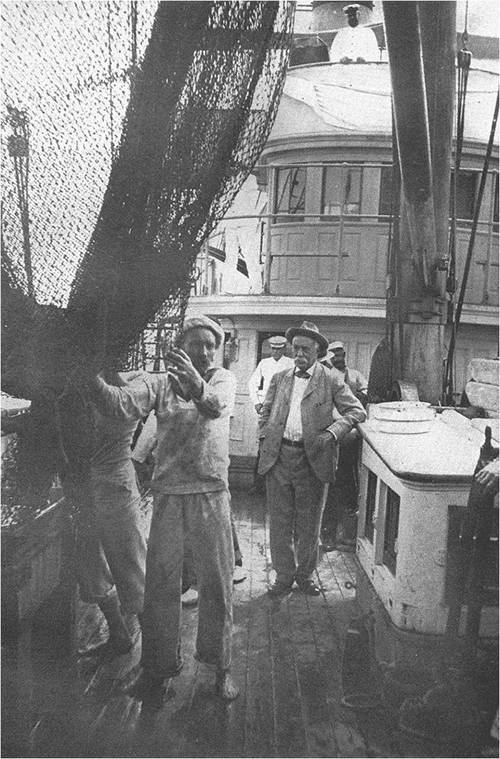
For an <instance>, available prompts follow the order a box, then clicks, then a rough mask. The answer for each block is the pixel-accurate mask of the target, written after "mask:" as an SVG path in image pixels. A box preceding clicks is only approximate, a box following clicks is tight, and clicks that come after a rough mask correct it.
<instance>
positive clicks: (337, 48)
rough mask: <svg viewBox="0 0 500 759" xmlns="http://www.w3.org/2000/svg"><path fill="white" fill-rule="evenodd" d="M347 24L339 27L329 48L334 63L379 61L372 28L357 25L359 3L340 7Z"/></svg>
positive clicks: (378, 51) (378, 50) (378, 49)
mask: <svg viewBox="0 0 500 759" xmlns="http://www.w3.org/2000/svg"><path fill="white" fill-rule="evenodd" d="M342 10H343V11H344V13H345V14H346V16H347V23H348V26H346V27H344V28H343V29H339V31H338V32H337V34H336V35H335V37H334V40H333V42H332V46H331V48H330V61H332V62H334V63H338V62H340V63H371V62H378V61H380V48H379V46H378V42H377V38H376V36H375V33H374V32H373V30H372V29H369V28H367V27H366V26H360V25H359V5H358V3H351V5H346V6H344V8H342Z"/></svg>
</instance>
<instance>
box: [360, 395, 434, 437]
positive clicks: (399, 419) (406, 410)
mask: <svg viewBox="0 0 500 759" xmlns="http://www.w3.org/2000/svg"><path fill="white" fill-rule="evenodd" d="M371 412H372V413H371V415H370V416H371V417H372V419H374V420H375V422H376V427H377V432H388V433H392V434H396V435H415V434H419V433H422V432H429V430H430V429H431V427H432V423H433V421H434V417H435V416H436V412H435V411H434V409H432V408H431V407H430V403H425V402H424V401H392V402H390V403H379V404H377V405H376V406H373V407H372V409H371Z"/></svg>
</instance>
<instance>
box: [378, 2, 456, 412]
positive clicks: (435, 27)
mask: <svg viewBox="0 0 500 759" xmlns="http://www.w3.org/2000/svg"><path fill="white" fill-rule="evenodd" d="M455 13H456V7H455V2H454V0H453V1H450V0H437V1H434V0H427V1H426V2H400V1H391V0H389V1H387V2H384V18H385V30H386V40H387V49H388V53H389V63H390V67H391V81H392V91H393V106H394V135H393V139H394V140H395V141H396V144H397V149H398V155H399V162H400V166H401V185H402V194H401V234H400V238H399V248H398V250H397V251H396V267H397V270H398V275H399V276H398V281H399V289H398V292H397V294H396V299H397V304H395V305H397V306H398V307H397V308H391V309H390V313H397V314H399V318H400V319H401V321H402V325H401V328H400V330H399V333H398V334H399V335H400V337H401V339H396V340H395V353H396V356H395V357H394V358H395V361H394V366H401V367H402V370H403V377H402V378H403V379H407V380H413V381H414V382H415V383H416V385H417V387H418V389H419V395H420V398H422V399H423V400H427V401H431V402H434V403H436V402H437V401H438V400H439V398H440V395H441V388H442V366H443V359H444V328H445V324H446V292H445V280H446V269H447V250H448V224H449V221H448V220H449V199H450V176H451V154H452V138H453V113H454V99H455V47H456V19H455Z"/></svg>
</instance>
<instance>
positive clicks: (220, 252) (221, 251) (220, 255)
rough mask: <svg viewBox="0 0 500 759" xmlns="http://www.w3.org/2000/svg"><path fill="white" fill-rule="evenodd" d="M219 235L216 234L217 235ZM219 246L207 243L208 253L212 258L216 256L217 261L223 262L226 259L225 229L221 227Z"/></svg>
mask: <svg viewBox="0 0 500 759" xmlns="http://www.w3.org/2000/svg"><path fill="white" fill-rule="evenodd" d="M218 236H219V235H216V237H218ZM220 238H221V239H220V243H219V245H220V247H219V248H216V247H215V245H210V243H209V245H208V255H209V256H212V258H216V259H217V261H222V262H224V261H225V260H226V230H225V229H223V230H222V233H221V235H220Z"/></svg>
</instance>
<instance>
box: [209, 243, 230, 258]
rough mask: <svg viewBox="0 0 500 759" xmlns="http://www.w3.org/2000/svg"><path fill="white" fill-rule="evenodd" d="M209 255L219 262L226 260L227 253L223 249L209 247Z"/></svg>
mask: <svg viewBox="0 0 500 759" xmlns="http://www.w3.org/2000/svg"><path fill="white" fill-rule="evenodd" d="M208 255H209V256H212V258H216V259H217V261H225V260H226V251H225V250H221V248H216V247H215V246H214V245H209V246H208Z"/></svg>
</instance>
